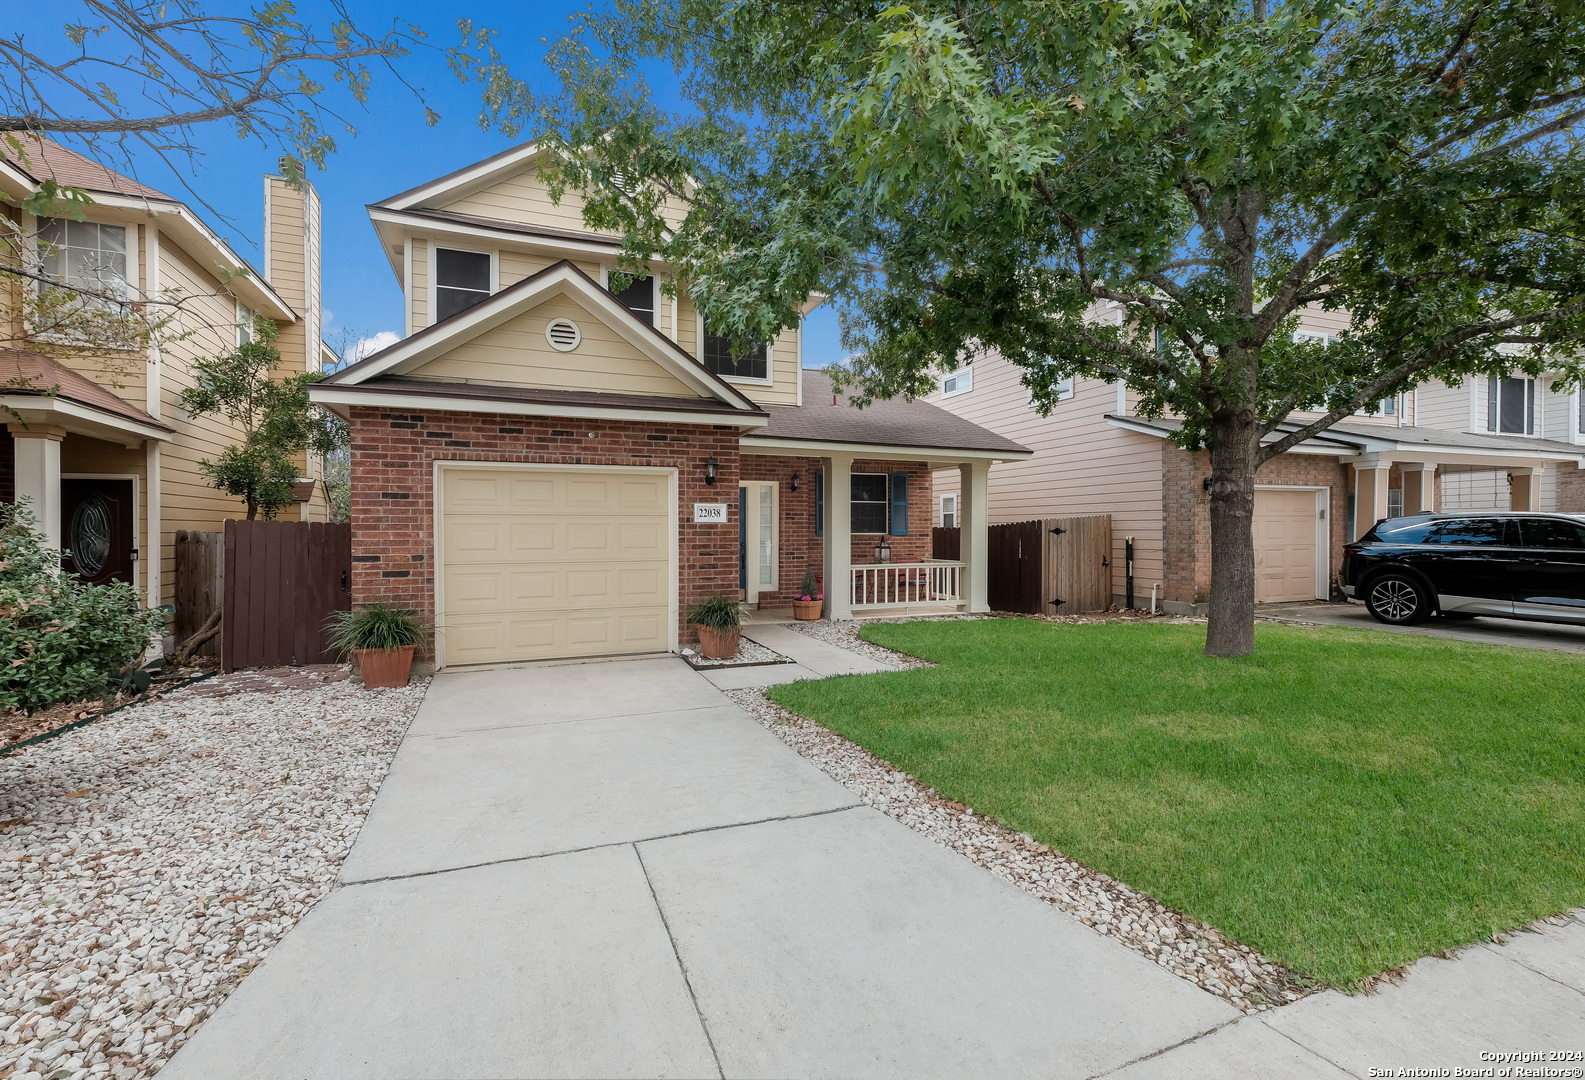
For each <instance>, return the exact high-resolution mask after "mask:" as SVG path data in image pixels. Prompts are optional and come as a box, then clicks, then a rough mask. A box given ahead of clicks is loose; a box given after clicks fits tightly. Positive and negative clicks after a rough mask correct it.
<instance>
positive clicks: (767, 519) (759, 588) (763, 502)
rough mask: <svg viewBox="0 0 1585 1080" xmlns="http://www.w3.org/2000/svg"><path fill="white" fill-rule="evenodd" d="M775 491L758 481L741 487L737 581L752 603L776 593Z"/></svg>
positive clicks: (767, 484)
mask: <svg viewBox="0 0 1585 1080" xmlns="http://www.w3.org/2000/svg"><path fill="white" fill-rule="evenodd" d="M776 488H777V485H776V484H774V483H761V482H758V481H756V482H752V483H745V484H742V485H740V487H739V488H738V509H739V512H740V513H741V515H742V516H741V517H740V519H739V526H738V581H739V583H740V584H741V585H742V586H743V596H744V599H746V600H750V601H754V600H758V599H759V594H760V593H762V592H766V593H773V592H775V591H776V590H777V575H776Z"/></svg>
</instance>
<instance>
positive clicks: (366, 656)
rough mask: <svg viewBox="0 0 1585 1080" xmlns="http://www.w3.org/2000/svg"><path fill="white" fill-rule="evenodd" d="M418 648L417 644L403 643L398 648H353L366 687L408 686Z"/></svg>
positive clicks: (370, 688) (369, 688) (371, 688)
mask: <svg viewBox="0 0 1585 1080" xmlns="http://www.w3.org/2000/svg"><path fill="white" fill-rule="evenodd" d="M416 648H418V646H416V645H403V646H402V647H401V648H397V649H353V650H352V652H353V655H355V656H356V657H357V658H358V670H359V671H361V672H363V685H364V688H365V689H368V690H373V689H374V688H375V687H377V686H406V685H407V676H408V674H409V673H410V672H411V671H412V670H413V650H414V649H416Z"/></svg>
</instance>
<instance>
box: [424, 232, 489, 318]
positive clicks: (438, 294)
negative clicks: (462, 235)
mask: <svg viewBox="0 0 1585 1080" xmlns="http://www.w3.org/2000/svg"><path fill="white" fill-rule="evenodd" d="M494 262H495V260H494V258H492V257H491V255H490V253H489V252H487V251H459V250H458V249H456V248H442V247H438V248H436V249H435V321H436V322H443V321H445V320H446V319H449V318H451V317H452V316H453V315H460V314H461V313H462V312H464V311H467V310H468V309H469V308H471V307H473V305H475V304H478V303H481V302H483V301H485V300H488V299H489V298H490V293H491V292H493V291H494V290H493V289H491V287H490V286H491V282H490V277H491V272H492V270H493V268H494Z"/></svg>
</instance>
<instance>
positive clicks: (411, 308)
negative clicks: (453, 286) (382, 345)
mask: <svg viewBox="0 0 1585 1080" xmlns="http://www.w3.org/2000/svg"><path fill="white" fill-rule="evenodd" d="M407 246H408V250H409V252H410V253H411V265H412V274H413V278H412V280H411V281H409V282H408V283H407V309H408V322H409V325H410V326H411V327H412V330H411V333H414V334H416V333H418V332H419V331H420V330H422V329H423V328H424V327H426V326H428V325H429V241H428V240H425V239H423V238H421V237H409V238H408V240H407Z"/></svg>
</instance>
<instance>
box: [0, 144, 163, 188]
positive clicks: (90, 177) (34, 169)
mask: <svg viewBox="0 0 1585 1080" xmlns="http://www.w3.org/2000/svg"><path fill="white" fill-rule="evenodd" d="M20 138H22V139H23V140H26V141H27V142H29V143H31V145H29V146H28V147H27V161H26V162H23V161H19V160H17V159H15V158H12V157H10V156H7V157H6V160H7V161H10V162H11V164H12V165H13V166H14V167H15V168H16V169H17V170H18V171H20V172H22V173H24V174H26V175H27V177H28V178H29V179H30V180H33V181H34V182H35V183H36V182H39V181H43V180H54V181H55V182H56V183H58V184H61V185H62V186H64V187H74V188H82V189H84V190H86V191H98V192H104V193H108V194H111V195H125V196H127V197H129V198H138V199H159V200H161V201H163V202H177V201H178V200H176V199H173V198H171V197H170V196H169V195H167V194H165V193H164V192H163V191H156V190H155V189H154V188H151V187H149V186H148V185H147V184H140V183H138V182H137V181H136V180H134V179H132V178H131V177H130V176H123V175H121V174H120V173H118V172H116V171H115V170H114V169H108V168H106V167H105V166H103V165H101V164H99V162H97V161H94V160H93V159H92V158H86V157H84V156H83V155H81V154H79V153H78V152H77V151H75V150H68V149H67V148H66V147H64V146H62V145H61V144H60V143H58V142H52V141H50V140H49V139H46V138H43V137H41V136H38V135H27V134H24V135H21V136H20Z"/></svg>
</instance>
